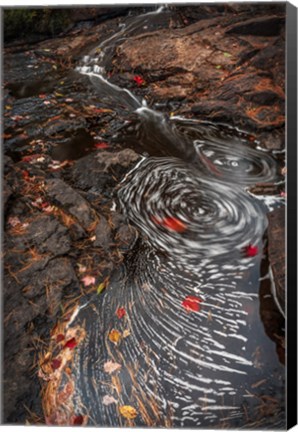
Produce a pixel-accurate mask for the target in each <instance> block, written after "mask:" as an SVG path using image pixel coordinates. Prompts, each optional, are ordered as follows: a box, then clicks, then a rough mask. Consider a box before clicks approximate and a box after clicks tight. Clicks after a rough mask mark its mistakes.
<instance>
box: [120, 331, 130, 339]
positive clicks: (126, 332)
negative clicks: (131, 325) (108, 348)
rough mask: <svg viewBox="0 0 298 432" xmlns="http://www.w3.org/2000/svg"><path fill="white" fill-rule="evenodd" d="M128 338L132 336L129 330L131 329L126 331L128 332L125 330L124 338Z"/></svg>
mask: <svg viewBox="0 0 298 432" xmlns="http://www.w3.org/2000/svg"><path fill="white" fill-rule="evenodd" d="M128 336H130V330H129V329H126V330H124V332H123V333H122V337H123V338H124V339H125V338H127V337H128Z"/></svg>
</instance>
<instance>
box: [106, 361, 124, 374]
mask: <svg viewBox="0 0 298 432" xmlns="http://www.w3.org/2000/svg"><path fill="white" fill-rule="evenodd" d="M103 368H104V371H105V372H106V373H109V374H112V373H113V372H115V371H117V370H119V369H121V364H120V363H116V362H113V361H112V360H108V361H107V362H106V363H105V364H104V365H103Z"/></svg>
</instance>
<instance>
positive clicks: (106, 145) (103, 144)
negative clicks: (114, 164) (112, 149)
mask: <svg viewBox="0 0 298 432" xmlns="http://www.w3.org/2000/svg"><path fill="white" fill-rule="evenodd" d="M94 147H95V148H97V149H106V148H108V147H109V145H108V144H107V143H105V142H99V143H96V144H94Z"/></svg>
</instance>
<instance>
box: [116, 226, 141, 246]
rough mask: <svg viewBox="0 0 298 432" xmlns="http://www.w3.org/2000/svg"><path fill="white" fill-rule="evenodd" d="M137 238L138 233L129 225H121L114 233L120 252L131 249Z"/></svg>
mask: <svg viewBox="0 0 298 432" xmlns="http://www.w3.org/2000/svg"><path fill="white" fill-rule="evenodd" d="M137 238H138V233H137V231H136V229H134V228H133V227H132V226H130V225H122V226H121V227H120V228H119V230H118V231H117V233H116V236H115V241H116V242H117V243H119V248H120V249H121V250H124V251H126V250H129V249H131V248H132V247H133V245H134V244H135V242H136V240H137Z"/></svg>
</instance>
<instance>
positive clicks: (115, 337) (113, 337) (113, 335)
mask: <svg viewBox="0 0 298 432" xmlns="http://www.w3.org/2000/svg"><path fill="white" fill-rule="evenodd" d="M109 339H110V341H111V342H113V343H115V344H116V343H118V342H119V340H120V339H121V333H120V332H118V330H115V329H113V330H111V331H110V333H109Z"/></svg>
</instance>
